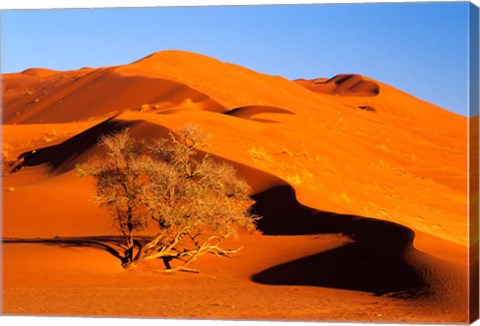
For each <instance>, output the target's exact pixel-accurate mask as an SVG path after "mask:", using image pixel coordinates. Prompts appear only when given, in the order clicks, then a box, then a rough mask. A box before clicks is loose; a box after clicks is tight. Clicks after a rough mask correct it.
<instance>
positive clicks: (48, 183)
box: [3, 51, 468, 322]
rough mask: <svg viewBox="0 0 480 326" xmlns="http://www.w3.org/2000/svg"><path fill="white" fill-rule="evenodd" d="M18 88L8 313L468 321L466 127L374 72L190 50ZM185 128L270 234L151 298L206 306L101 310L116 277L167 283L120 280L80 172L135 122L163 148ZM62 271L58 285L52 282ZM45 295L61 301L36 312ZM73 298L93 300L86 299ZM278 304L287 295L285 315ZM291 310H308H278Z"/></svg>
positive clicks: (107, 228) (21, 83) (6, 100)
mask: <svg viewBox="0 0 480 326" xmlns="http://www.w3.org/2000/svg"><path fill="white" fill-rule="evenodd" d="M3 78H4V83H3V94H4V96H3V118H4V126H3V136H4V151H3V156H4V160H5V162H6V163H8V164H7V165H6V166H5V167H4V177H3V182H4V238H6V239H7V240H8V241H7V242H6V243H5V244H4V245H3V246H4V250H5V265H4V266H5V291H4V300H5V312H7V313H51V314H88V315H118V316H128V315H140V316H164V317H165V316H166V317H224V318H225V317H231V318H262V319H265V318H266V319H269V318H280V319H290V318H300V319H304V320H350V321H351V320H357V321H366V320H369V321H377V320H378V321H397V322H399V321H415V320H418V321H424V322H447V321H448V322H464V321H466V320H467V318H468V316H467V311H466V306H467V281H466V280H467V278H466V271H467V248H468V237H467V220H466V216H467V174H466V173H467V171H466V162H467V155H466V153H467V148H466V146H467V138H466V133H467V123H468V120H467V118H465V117H462V116H458V115H456V114H453V113H451V112H448V111H446V110H443V109H441V108H439V107H436V106H434V105H432V104H429V103H427V102H424V101H421V100H419V99H417V98H415V97H412V96H410V95H408V94H406V93H404V92H402V91H400V90H397V89H395V88H392V87H390V86H388V85H385V84H383V83H381V82H379V81H374V80H371V79H369V78H368V77H363V76H359V75H338V76H336V77H333V78H331V79H328V80H326V79H316V80H312V81H309V80H297V81H289V80H286V79H284V78H282V77H277V76H268V75H263V74H259V73H257V72H254V71H251V70H248V69H245V68H243V67H240V66H236V65H233V64H228V63H223V62H220V61H218V60H216V59H213V58H208V57H205V56H201V55H198V54H194V53H189V52H183V51H164V52H158V53H155V54H152V55H151V56H148V57H146V58H144V59H141V60H139V61H137V62H134V63H132V64H128V65H124V66H115V67H106V68H99V69H92V68H86V69H81V70H76V71H67V72H60V71H50V70H42V69H29V70H26V71H24V72H22V73H18V74H7V75H4V76H3ZM188 123H195V124H197V125H199V126H200V127H201V128H202V129H203V130H205V131H206V132H207V133H210V134H211V135H212V139H211V142H212V146H211V147H210V148H208V151H209V152H210V153H211V154H212V155H215V156H217V157H219V158H221V159H225V160H227V161H229V162H231V163H232V164H234V165H235V166H236V168H237V169H238V171H239V174H241V175H242V176H243V177H244V178H245V179H246V180H247V181H248V182H249V183H250V184H251V186H252V188H253V193H252V195H253V198H254V199H256V200H257V204H256V206H254V209H255V210H256V211H257V212H258V213H259V214H261V215H263V216H264V219H262V220H261V222H260V223H259V229H260V231H261V232H262V233H263V235H260V234H257V235H241V236H240V237H239V238H238V239H236V240H232V241H234V242H235V243H237V244H242V245H244V246H245V249H244V250H243V251H242V253H240V254H239V255H238V257H236V258H235V259H232V260H229V261H227V262H226V261H218V260H216V259H214V257H212V258H206V259H205V260H204V261H199V262H198V263H197V264H198V266H199V267H201V268H202V269H203V270H205V275H202V276H185V275H178V276H168V277H171V278H173V279H175V280H176V281H175V282H176V283H175V284H176V285H171V287H169V286H167V285H165V286H166V287H164V288H162V289H160V288H158V289H154V288H148V290H146V291H147V293H148V294H146V298H148V297H149V296H156V294H157V293H158V292H157V291H163V292H161V293H168V294H169V295H172V293H177V294H175V295H176V296H177V298H178V300H184V299H185V297H184V296H185V295H189V294H187V293H188V291H187V290H186V289H187V288H189V287H191V288H192V289H193V290H192V291H193V293H201V292H202V291H206V288H209V289H210V290H209V291H207V293H208V296H210V297H211V298H215V299H211V300H210V299H208V300H203V299H198V300H193V301H192V300H190V301H192V304H197V306H196V308H195V307H190V306H189V305H185V306H176V305H174V304H173V303H171V304H170V305H168V304H167V306H166V307H165V310H163V309H160V308H159V306H155V307H157V310H155V309H153V308H152V307H150V308H145V310H142V308H133V309H132V307H130V306H128V305H125V304H119V303H118V302H117V303H115V304H113V303H112V304H111V305H110V304H103V305H100V306H97V305H95V304H93V303H92V302H97V303H99V302H101V301H102V300H103V299H104V298H105V297H106V296H108V295H111V294H113V293H117V294H118V291H119V290H118V289H117V288H116V287H115V286H116V285H115V284H118V283H115V282H120V283H122V284H126V285H125V286H126V287H136V288H138V287H139V286H140V287H149V284H151V282H153V279H156V278H159V277H166V276H164V275H162V274H160V275H159V274H158V273H156V272H154V270H156V269H157V268H159V266H156V265H155V263H153V264H152V265H151V266H146V267H143V269H142V270H140V271H135V272H124V271H122V270H121V269H119V267H118V265H119V264H118V261H117V259H116V258H115V257H114V255H112V254H111V253H110V254H109V253H108V252H109V251H108V250H107V249H108V248H107V247H106V246H109V245H114V244H115V241H116V240H115V238H114V235H115V229H114V228H113V227H112V222H111V219H110V218H109V217H108V215H107V214H106V213H105V212H103V211H102V210H101V209H100V208H98V207H95V206H94V205H93V204H92V203H91V200H90V198H91V196H92V194H93V183H92V180H83V179H80V178H78V177H77V175H76V173H75V171H74V168H75V165H76V164H78V163H82V162H86V161H87V160H88V159H89V158H91V157H92V156H98V155H100V156H101V155H102V149H101V148H100V147H99V146H98V145H97V141H98V139H99V137H101V136H102V135H104V134H106V133H111V132H115V131H118V130H120V129H122V128H125V127H128V128H130V129H131V130H132V134H133V135H134V136H135V137H138V138H144V139H147V140H151V139H155V138H159V137H165V136H166V135H168V133H169V132H170V131H171V130H176V129H177V128H179V127H182V126H184V125H186V124H188ZM105 237H106V238H105ZM259 248H261V249H260V250H259ZM35 251H40V252H41V255H40V256H38V257H37V258H35V257H36V256H37V255H35V254H33V253H34V252H35ZM18 257H22V258H20V260H17V259H18ZM68 257H69V258H68ZM73 257H76V258H73ZM52 260H55V261H56V264H55V267H54V270H55V271H56V274H55V275H57V276H56V277H46V276H45V275H44V276H45V278H42V279H40V278H39V275H43V274H42V273H46V271H47V270H50V267H48V266H49V261H52ZM14 261H15V262H14ZM20 271H22V272H21V273H23V274H22V275H24V277H23V278H22V280H19V279H18V274H19V272H20ZM35 271H44V272H40V273H36V272H35ZM67 271H71V272H67ZM69 273H70V274H72V275H70V274H69ZM73 274H74V275H73ZM110 277H111V280H112V281H111V283H108V282H107V283H106V284H107V285H105V284H104V285H102V282H99V281H98V280H102V279H103V280H105V279H109V278H110ZM217 278H218V281H215V282H216V283H215V284H217V285H216V286H214V288H216V289H213V288H212V282H213V281H212V280H213V279H217ZM70 279H72V280H75V283H72V282H71V281H69V280H70ZM114 280H115V281H114ZM372 280H374V281H372ZM61 282H65V284H62V286H60V287H58V288H56V287H54V288H52V286H53V285H54V284H57V283H58V284H60V283H61ZM75 284H77V285H75ZM165 284H167V283H165ZM45 287H49V288H50V290H49V291H50V292H46V293H45V294H44V296H48V298H51V304H48V305H45V303H44V301H45V300H37V299H35V300H34V299H28V300H27V299H26V294H27V292H29V291H34V292H35V293H40V292H41V289H42V288H45ZM98 287H102V291H103V292H102V291H95V292H96V294H95V295H93V292H89V291H91V290H90V289H92V288H98ZM233 288H235V289H240V290H238V292H237V293H236V295H235V298H234V297H231V296H227V295H226V294H227V293H228V292H229V291H231V289H233ZM76 290H79V291H81V293H83V295H86V296H89V297H91V300H92V301H91V302H90V303H80V302H78V300H76V299H75V298H74V297H73V293H74V292H75V291H76ZM217 290H218V291H217ZM38 291H40V292H38ZM68 291H73V292H68ZM260 293H262V294H261V296H260ZM280 293H283V294H286V293H289V295H287V296H285V297H284V299H282V300H280V301H279V302H277V303H273V301H275V300H273V299H274V298H278V297H279V296H280ZM372 294H375V295H381V296H380V297H372ZM140 295H141V292H138V296H140ZM63 296H66V297H63ZM255 296H259V299H258V302H256V303H255V304H253V303H252V298H255ZM392 296H393V297H392ZM318 297H323V298H325V299H324V300H323V301H322V302H317V301H318V300H319V299H318ZM345 297H349V298H350V299H349V300H350V301H351V302H349V304H348V307H349V308H348V310H347V311H345V310H344V309H345V304H344V303H341V301H339V300H345ZM37 298H38V297H37ZM59 298H64V299H65V300H63V301H62V300H61V299H59ZM314 298H317V299H314ZM22 300H23V301H22ZM25 300H26V301H25ZM219 300H220V301H219ZM290 300H291V301H290ZM325 300H326V301H325ZM452 300H454V302H456V303H457V304H456V305H453V306H452V305H451V304H449V302H452ZM22 302H23V303H22ZM62 302H63V303H62ZM169 302H174V300H172V301H169ZM219 302H220V303H219ZM289 302H300V303H301V305H304V306H302V308H301V307H292V308H291V310H289V311H288V312H282V313H279V312H280V311H281V310H282V309H281V306H284V305H288V304H289ZM27 303H28V304H27ZM420 303H421V304H420ZM164 304H165V303H164ZM212 304H213V305H212ZM371 305H375V307H377V305H381V308H378V307H377V308H378V309H376V310H372V309H371V307H372V306H371ZM319 306H321V308H319ZM337 306H341V307H342V311H343V313H342V315H341V316H340V315H339V314H338V313H335V311H336V308H335V307H337ZM99 307H100V308H99ZM232 307H237V308H239V307H241V309H235V308H232ZM277 307H278V309H277ZM365 307H370V308H368V309H367V308H365ZM25 309H27V310H25ZM319 309H320V310H319ZM337 310H338V309H337ZM276 311H277V312H276ZM319 311H321V313H319ZM373 311H375V313H374V312H373ZM419 315H421V316H422V317H419ZM282 316H283V317H282Z"/></svg>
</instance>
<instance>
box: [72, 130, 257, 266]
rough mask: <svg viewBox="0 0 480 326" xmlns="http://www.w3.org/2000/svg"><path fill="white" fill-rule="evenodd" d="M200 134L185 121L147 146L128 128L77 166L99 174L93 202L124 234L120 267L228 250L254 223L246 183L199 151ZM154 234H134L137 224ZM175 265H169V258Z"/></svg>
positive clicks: (186, 262) (182, 262)
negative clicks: (234, 237) (230, 241)
mask: <svg viewBox="0 0 480 326" xmlns="http://www.w3.org/2000/svg"><path fill="white" fill-rule="evenodd" d="M205 139H206V138H205V136H204V134H202V133H201V132H199V131H198V129H197V128H195V127H187V128H184V129H182V130H180V131H179V132H178V133H177V134H176V135H173V134H171V135H170V138H168V139H160V140H158V141H156V142H155V143H153V145H148V144H147V143H146V142H144V141H138V140H135V139H134V138H132V137H131V136H130V133H129V131H128V129H126V130H124V131H122V132H119V133H117V134H114V135H110V136H106V137H103V138H102V139H101V144H102V145H103V146H104V147H105V148H106V156H105V157H104V158H102V159H98V158H97V159H95V160H91V161H89V162H88V163H86V164H84V165H80V166H78V168H77V169H78V171H79V173H80V175H82V176H93V177H94V178H95V180H96V196H95V201H96V202H97V203H98V204H99V205H100V206H103V207H105V208H107V209H108V211H109V212H110V214H111V215H112V216H113V217H114V219H115V224H116V226H117V227H118V229H119V230H120V232H121V233H122V235H123V237H124V239H125V247H124V259H123V264H122V266H123V267H124V268H131V267H135V266H137V265H138V264H140V263H142V262H144V261H147V260H152V259H163V262H164V265H165V267H166V268H167V269H168V270H174V269H188V268H187V266H188V265H189V264H190V263H191V262H193V261H194V260H195V259H197V258H198V257H199V256H202V255H204V254H207V253H211V254H215V255H218V256H229V255H230V254H232V253H236V252H237V251H238V250H240V248H238V249H235V250H232V249H224V248H222V247H221V244H222V242H223V240H224V239H226V238H227V237H229V236H230V235H232V234H234V233H236V231H237V230H238V229H239V228H246V229H249V230H254V229H255V220H256V219H257V217H256V216H254V215H252V214H250V213H249V207H250V206H251V204H252V200H251V199H250V197H249V191H250V189H249V186H248V184H247V183H246V182H245V181H243V180H241V179H240V178H239V177H238V176H237V175H236V171H235V169H234V168H233V167H232V166H231V165H228V164H226V163H225V162H223V161H219V160H215V159H213V158H212V157H210V156H209V155H203V154H200V153H198V152H197V150H196V147H198V146H202V145H204V144H205ZM144 229H147V230H148V231H150V232H151V231H152V230H154V233H153V234H154V235H153V236H151V237H148V238H147V240H146V241H145V240H144V239H145V238H144V237H139V236H138V234H139V231H142V230H144ZM173 259H177V260H178V261H179V262H180V264H177V265H178V266H177V267H175V268H172V266H171V264H170V261H171V260H173Z"/></svg>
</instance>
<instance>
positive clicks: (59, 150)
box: [12, 117, 134, 172]
mask: <svg viewBox="0 0 480 326" xmlns="http://www.w3.org/2000/svg"><path fill="white" fill-rule="evenodd" d="M133 123H134V122H133V121H121V120H115V119H114V117H113V118H110V119H107V120H105V121H103V122H102V123H99V124H98V125H96V126H94V127H92V128H90V129H87V130H86V131H84V132H81V133H79V134H78V135H75V136H73V137H72V138H69V139H67V140H66V141H64V142H62V143H60V144H58V145H53V146H49V147H43V148H39V149H36V150H32V151H28V152H25V153H23V154H21V155H20V156H19V157H18V159H19V160H21V162H20V163H19V164H17V165H16V166H15V167H14V168H13V170H12V172H17V171H18V170H20V169H22V168H23V167H27V166H37V165H40V164H44V163H48V164H49V166H50V167H51V170H52V171H55V170H57V169H58V168H59V167H60V166H63V165H64V164H65V163H67V162H69V161H73V160H74V159H75V158H76V157H78V156H80V155H81V154H83V153H84V152H86V151H87V150H89V149H91V148H92V147H94V146H95V145H96V144H98V141H99V139H100V138H101V137H102V136H103V135H106V134H109V133H115V132H118V131H120V130H122V129H125V128H128V127H129V126H131V125H132V124H133Z"/></svg>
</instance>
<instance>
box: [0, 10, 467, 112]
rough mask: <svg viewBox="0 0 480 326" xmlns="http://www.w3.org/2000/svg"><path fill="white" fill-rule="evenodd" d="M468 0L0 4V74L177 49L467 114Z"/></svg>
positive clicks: (74, 66)
mask: <svg viewBox="0 0 480 326" xmlns="http://www.w3.org/2000/svg"><path fill="white" fill-rule="evenodd" d="M468 9H469V6H468V3H466V2H460V3H397V4H394V3H391V4H323V5H295V6H242V7H231V6H218V7H189V8H130V9H126V8H124V9H64V10H14V11H12V10H4V11H3V12H2V19H1V24H2V26H1V27H2V28H1V31H2V32H1V33H2V43H3V44H2V48H1V51H2V53H1V54H2V61H1V69H2V72H3V73H8V72H18V71H22V70H24V69H26V68H30V67H44V68H51V69H57V70H69V69H78V68H81V67H85V66H90V67H100V66H109V65H118V64H125V63H129V62H132V61H135V60H138V59H140V58H142V57H144V56H146V55H148V54H150V53H152V52H155V51H159V50H167V49H182V50H188V51H193V52H197V53H202V54H205V55H209V56H212V57H215V58H217V59H220V60H222V61H227V62H232V63H236V64H240V65H242V66H245V67H247V68H250V69H254V70H256V71H259V72H263V73H268V74H273V75H281V76H284V77H286V78H289V79H295V78H302V77H303V78H316V77H332V76H334V75H336V74H340V73H360V74H363V75H366V76H369V77H372V78H374V79H377V80H380V81H382V82H385V83H387V84H390V85H392V86H395V87H398V88H400V89H402V90H404V91H406V92H408V93H411V94H413V95H415V96H417V97H419V98H421V99H424V100H426V101H429V102H431V103H434V104H437V105H439V106H441V107H443V108H445V109H448V110H451V111H454V112H457V113H460V114H463V115H467V76H468V74H467V72H468V70H467V69H468V66H467V60H468V52H467V49H468V34H467V31H468Z"/></svg>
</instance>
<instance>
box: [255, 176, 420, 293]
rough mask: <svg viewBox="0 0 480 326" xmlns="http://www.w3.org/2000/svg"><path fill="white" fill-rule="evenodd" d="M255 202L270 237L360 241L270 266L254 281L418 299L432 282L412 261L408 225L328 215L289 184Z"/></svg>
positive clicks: (260, 224)
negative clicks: (302, 198)
mask: <svg viewBox="0 0 480 326" xmlns="http://www.w3.org/2000/svg"><path fill="white" fill-rule="evenodd" d="M253 198H254V199H255V200H256V204H255V205H254V206H253V208H252V211H253V213H255V214H258V215H261V216H263V218H262V219H261V220H259V221H258V223H257V226H258V228H259V229H260V230H261V231H262V232H263V233H264V234H266V235H305V234H329V233H331V234H336V233H341V234H343V235H345V236H347V237H349V238H350V239H352V240H353V241H354V242H352V243H350V244H347V245H344V246H341V247H339V248H335V249H332V250H328V251H325V252H321V253H318V254H316V255H312V256H308V257H304V258H301V259H298V260H295V261H290V262H287V263H284V264H281V265H277V266H273V267H271V268H268V269H266V270H264V271H262V272H260V273H258V274H256V275H254V276H253V277H252V279H253V280H254V281H255V282H258V283H263V284H271V285H307V286H321V287H329V288H336V289H346V290H355V291H364V292H370V293H373V294H375V295H385V294H389V295H394V296H399V297H400V296H401V297H416V296H419V295H426V294H427V293H428V289H427V288H428V284H427V282H426V281H425V280H424V279H423V278H422V276H421V274H420V273H419V271H417V270H416V269H415V266H414V265H413V264H411V263H410V262H409V260H410V259H409V257H412V255H415V254H416V253H417V251H416V250H415V249H414V248H413V239H414V236H415V234H414V232H413V231H412V230H411V229H409V228H407V227H405V226H402V225H399V224H396V223H393V222H388V221H382V220H377V219H373V218H365V217H360V216H355V215H343V214H335V213H330V212H323V211H318V210H314V209H311V208H309V207H306V206H303V205H301V204H300V203H299V202H298V201H297V199H296V196H295V191H294V189H293V188H292V187H291V186H289V185H282V186H278V187H274V188H272V189H269V190H267V191H264V192H262V193H259V194H257V195H254V196H253Z"/></svg>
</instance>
